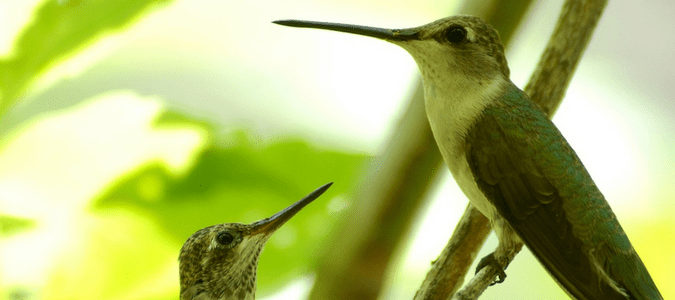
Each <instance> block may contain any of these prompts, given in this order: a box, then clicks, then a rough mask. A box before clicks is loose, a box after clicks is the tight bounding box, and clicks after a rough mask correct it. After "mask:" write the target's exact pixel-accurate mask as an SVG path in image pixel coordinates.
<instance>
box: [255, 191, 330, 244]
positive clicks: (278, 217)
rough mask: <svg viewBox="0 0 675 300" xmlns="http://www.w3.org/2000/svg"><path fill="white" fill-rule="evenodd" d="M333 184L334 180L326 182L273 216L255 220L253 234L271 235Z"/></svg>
mask: <svg viewBox="0 0 675 300" xmlns="http://www.w3.org/2000/svg"><path fill="white" fill-rule="evenodd" d="M331 185H333V183H332V182H329V183H326V184H324V185H323V186H321V187H320V188H318V189H316V190H314V191H313V192H311V193H309V195H307V196H305V197H304V198H302V199H300V200H298V201H297V202H295V203H293V204H291V206H289V207H286V208H284V210H282V211H280V212H278V213H276V214H274V215H273V216H271V217H269V218H267V219H263V220H260V221H258V222H255V223H253V224H251V225H253V230H252V232H253V234H264V235H268V236H269V235H271V234H272V233H274V232H275V231H276V230H277V229H279V227H281V225H284V224H285V223H286V221H288V220H290V219H291V218H292V217H293V216H295V214H296V213H298V212H299V211H300V210H302V209H303V208H304V207H305V206H307V204H310V203H311V202H312V201H314V199H316V198H319V196H321V194H323V193H324V192H325V191H326V190H328V188H329V187H330V186H331Z"/></svg>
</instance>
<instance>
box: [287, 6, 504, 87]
mask: <svg viewBox="0 0 675 300" xmlns="http://www.w3.org/2000/svg"><path fill="white" fill-rule="evenodd" d="M274 23H276V24H280V25H286V26H292V27H307V28H318V29H326V30H333V31H340V32H347V33H353V34H358V35H364V36H370V37H374V38H378V39H382V40H385V41H388V42H391V43H393V44H396V45H399V46H401V47H402V48H403V49H405V50H406V51H408V53H410V55H412V57H413V58H414V59H415V61H416V62H417V65H418V67H419V69H420V71H421V73H422V77H423V78H424V80H437V79H441V80H445V79H449V80H469V81H471V82H472V83H475V82H476V81H479V82H483V81H490V80H493V79H495V77H502V78H504V79H505V80H507V81H508V80H509V79H508V78H509V67H508V65H507V62H506V58H505V56H504V47H503V46H502V43H501V40H500V39H499V33H498V32H497V30H495V29H494V28H493V27H492V26H490V25H489V24H488V23H487V22H485V21H484V20H483V19H481V18H478V17H474V16H467V15H460V16H452V17H447V18H443V19H440V20H437V21H434V22H432V23H429V24H426V25H423V26H419V27H414V28H408V29H385V28H377V27H369V26H360V25H348V24H339V23H326V22H312V21H298V20H281V21H274Z"/></svg>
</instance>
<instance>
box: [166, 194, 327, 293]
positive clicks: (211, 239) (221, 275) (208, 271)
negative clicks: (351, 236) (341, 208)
mask: <svg viewBox="0 0 675 300" xmlns="http://www.w3.org/2000/svg"><path fill="white" fill-rule="evenodd" d="M331 185H332V183H328V184H326V185H324V186H322V187H320V188H318V189H316V190H315V191H313V192H312V193H310V194H309V195H307V196H306V197H304V198H303V199H301V200H299V201H297V202H295V203H294V204H292V205H291V206H289V207H287V208H285V209H284V210H282V211H280V212H278V213H276V214H274V215H273V216H271V217H269V218H266V219H263V220H260V221H257V222H254V223H251V224H240V223H224V224H218V225H213V226H210V227H206V228H203V229H200V230H199V231H197V232H195V233H194V234H193V235H192V236H190V238H188V240H187V241H186V242H185V244H183V247H182V248H181V250H180V256H179V258H178V260H179V274H180V289H181V300H184V299H205V300H227V299H254V296H255V290H256V272H257V268H258V257H259V256H260V252H261V251H262V248H263V246H264V245H265V242H267V240H268V239H269V238H270V237H271V236H272V234H273V233H274V232H275V231H276V230H277V229H278V228H279V227H281V226H282V225H283V224H284V223H286V221H288V220H289V219H291V218H292V217H293V216H294V215H295V214H296V213H297V212H299V211H300V210H301V209H302V208H303V207H305V206H306V205H307V204H309V203H311V202H312V201H313V200H314V199H316V198H318V197H319V196H321V194H323V193H324V192H325V191H326V190H327V189H328V188H329V187H330V186H331ZM201 294H204V295H201ZM198 295H201V297H203V298H195V297H197V296H198Z"/></svg>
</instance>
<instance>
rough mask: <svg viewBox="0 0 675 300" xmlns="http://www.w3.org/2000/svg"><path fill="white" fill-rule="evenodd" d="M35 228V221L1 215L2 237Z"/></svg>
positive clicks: (0, 233) (0, 231)
mask: <svg viewBox="0 0 675 300" xmlns="http://www.w3.org/2000/svg"><path fill="white" fill-rule="evenodd" d="M33 227H35V221H33V220H29V219H24V218H19V217H15V216H7V215H1V214H0V237H6V236H10V235H13V234H16V233H20V232H22V231H25V230H28V229H31V228H33Z"/></svg>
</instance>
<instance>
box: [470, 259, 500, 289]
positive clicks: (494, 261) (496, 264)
mask: <svg viewBox="0 0 675 300" xmlns="http://www.w3.org/2000/svg"><path fill="white" fill-rule="evenodd" d="M487 266H493V267H495V269H497V271H498V272H499V273H498V274H497V279H496V280H495V281H493V282H492V283H490V286H493V285H495V284H497V283H502V282H504V280H505V279H506V272H504V268H502V265H501V264H500V263H499V261H497V259H496V258H495V254H494V252H493V253H490V254H489V255H487V256H485V257H483V258H482V259H481V260H480V262H478V266H477V267H476V274H478V272H480V270H482V269H483V268H485V267H487Z"/></svg>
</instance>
